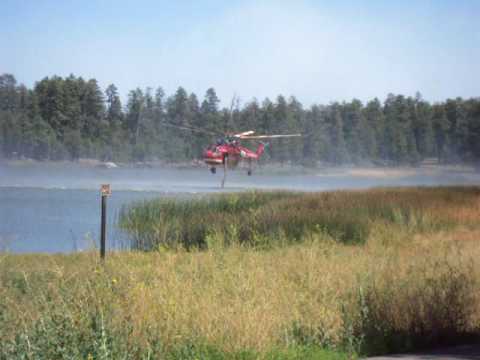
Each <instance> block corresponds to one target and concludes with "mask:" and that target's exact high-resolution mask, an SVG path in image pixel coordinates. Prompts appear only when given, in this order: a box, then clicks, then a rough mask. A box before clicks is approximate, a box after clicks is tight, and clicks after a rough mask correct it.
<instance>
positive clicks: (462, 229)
mask: <svg viewBox="0 0 480 360" xmlns="http://www.w3.org/2000/svg"><path fill="white" fill-rule="evenodd" d="M235 196H237V195H235ZM238 196H239V199H241V198H242V195H238ZM245 196H246V199H247V200H245V199H243V200H239V201H244V202H245V203H247V204H250V203H251V202H250V201H251V198H252V197H258V199H257V200H255V201H257V203H256V204H257V205H258V206H257V207H256V209H257V210H258V209H261V208H262V207H264V206H268V205H269V204H270V205H271V204H273V203H274V202H275V203H276V204H278V203H279V202H282V201H285V202H288V204H289V205H291V204H294V203H297V202H300V201H302V203H301V204H302V205H304V204H305V201H306V200H308V199H311V200H312V202H311V203H310V204H311V207H312V208H313V209H314V210H315V209H316V207H317V206H318V205H317V203H316V202H315V201H314V200H317V199H318V197H321V198H322V199H323V200H324V203H327V204H329V206H330V207H333V206H334V204H336V203H338V204H339V206H342V204H343V206H344V209H345V211H346V212H348V211H349V209H348V206H347V203H346V201H347V200H348V199H350V200H351V201H352V204H354V208H355V209H360V208H363V209H367V210H366V212H367V213H368V214H370V215H368V216H366V220H362V221H364V223H365V224H366V226H367V229H368V232H367V233H366V234H367V235H364V236H365V238H363V240H362V241H363V244H360V245H356V246H352V245H351V244H350V243H349V244H344V243H343V240H342V237H341V236H338V233H337V232H336V231H328V229H327V230H322V231H317V230H315V231H311V232H305V234H307V236H306V237H305V238H303V239H298V240H294V241H292V243H291V245H290V246H270V248H269V249H268V251H258V250H257V248H253V247H252V246H250V245H248V246H243V245H242V244H241V243H240V241H232V243H231V244H230V246H228V247H227V246H224V247H218V246H212V247H213V250H212V251H196V250H194V248H197V246H192V247H191V248H190V250H188V251H187V249H186V247H183V246H179V247H178V249H177V250H176V251H166V250H165V249H164V248H163V247H159V248H158V250H159V251H150V252H141V251H140V252H119V253H112V254H109V256H108V257H107V261H106V263H105V264H104V265H103V266H102V265H101V264H100V262H99V259H98V255H97V254H94V253H80V254H71V255H10V254H3V255H1V257H0V359H15V358H23V359H42V358H44V359H54V358H55V359H62V358H70V359H71V358H84V359H89V358H90V359H120V358H121V359H149V358H150V359H153V358H158V359H163V358H165V359H309V358H311V359H343V358H347V357H351V356H355V354H381V353H389V352H394V351H404V350H412V349H418V348H420V347H423V346H433V345H436V344H443V345H444V344H446V343H447V342H461V341H469V340H471V339H478V335H479V334H480V282H479V279H480V263H479V262H478V258H480V244H479V243H478V239H479V237H480V229H479V228H478V226H476V224H475V222H476V220H478V219H480V201H479V200H480V198H479V192H478V189H477V188H468V189H463V188H449V189H446V188H439V189H405V190H403V189H392V190H372V191H366V192H335V193H330V194H323V195H322V194H320V195H319V194H307V195H302V194H287V198H285V199H282V197H283V194H281V193H273V194H266V195H264V194H258V193H254V194H246V195H245ZM227 198H228V197H227ZM375 198H377V201H378V202H379V204H377V206H375V205H374V203H375V201H374V199H375ZM208 201H217V199H216V198H215V199H214V200H208ZM222 201H224V200H222ZM387 202H388V204H387ZM199 204H203V203H202V202H200V203H199ZM392 204H395V206H392V209H393V210H391V211H390V212H388V211H385V212H384V211H379V210H378V209H384V208H385V207H388V205H392ZM414 204H417V206H415V207H414V209H411V210H408V211H407V210H405V209H409V207H413V206H414ZM447 204H448V206H447ZM177 206H178V205H177V204H173V205H172V208H174V209H175V214H176V213H177ZM198 206H200V205H198ZM242 206H245V208H248V207H247V206H246V205H242ZM324 206H326V205H324ZM305 208H308V207H303V206H302V207H301V211H305V210H304V209H305ZM185 209H189V207H188V206H186V205H185ZM207 209H208V207H207ZM330 209H331V212H333V213H335V211H336V210H335V209H333V208H330ZM314 210H312V211H314ZM188 211H189V210H186V213H188ZM292 211H293V210H292ZM299 211H300V210H299ZM326 213H327V211H326V210H325V211H324V212H323V214H326ZM339 213H341V212H339ZM353 213H355V212H354V211H352V212H350V214H353ZM371 214H381V215H382V216H380V217H375V216H373V215H371ZM412 214H414V216H413V215H412ZM458 214H462V216H458ZM265 216H266V215H265ZM339 216H340V215H339ZM360 218H361V215H357V219H360ZM179 221H181V220H179ZM279 223H280V224H281V222H279ZM340 230H341V228H340ZM264 234H268V232H266V233H264ZM265 236H267V235H265ZM266 241H269V242H272V243H275V241H278V239H276V238H272V239H267V240H266ZM205 246H206V247H207V246H209V245H208V243H205Z"/></svg>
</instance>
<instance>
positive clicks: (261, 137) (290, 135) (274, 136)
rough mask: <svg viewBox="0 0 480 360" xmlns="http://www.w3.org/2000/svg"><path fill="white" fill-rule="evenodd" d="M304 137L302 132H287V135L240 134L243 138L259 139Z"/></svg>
mask: <svg viewBox="0 0 480 360" xmlns="http://www.w3.org/2000/svg"><path fill="white" fill-rule="evenodd" d="M291 137H302V134H285V135H255V136H250V135H246V136H240V139H242V140H259V139H277V138H291Z"/></svg>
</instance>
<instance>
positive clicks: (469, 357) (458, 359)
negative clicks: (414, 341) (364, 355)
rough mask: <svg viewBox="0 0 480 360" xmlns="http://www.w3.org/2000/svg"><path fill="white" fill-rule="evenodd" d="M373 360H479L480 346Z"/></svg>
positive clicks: (390, 356) (380, 357) (378, 357)
mask: <svg viewBox="0 0 480 360" xmlns="http://www.w3.org/2000/svg"><path fill="white" fill-rule="evenodd" d="M369 359H373V360H396V359H401V360H430V359H432V360H473V359H479V360H480V344H478V345H465V346H458V347H454V348H446V349H439V350H434V351H430V352H428V353H417V354H401V355H389V356H376V357H371V358H369Z"/></svg>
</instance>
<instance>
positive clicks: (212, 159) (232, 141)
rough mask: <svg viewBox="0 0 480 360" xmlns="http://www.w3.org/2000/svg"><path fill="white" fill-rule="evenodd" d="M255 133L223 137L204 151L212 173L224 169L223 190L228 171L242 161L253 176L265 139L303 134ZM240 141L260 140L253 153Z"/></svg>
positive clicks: (187, 127) (178, 127)
mask: <svg viewBox="0 0 480 360" xmlns="http://www.w3.org/2000/svg"><path fill="white" fill-rule="evenodd" d="M162 125H164V126H168V127H174V128H177V129H181V130H188V131H193V132H199V133H204V134H209V135H218V134H217V133H213V132H211V131H207V130H202V129H198V128H194V127H189V126H179V125H174V124H171V123H167V122H163V123H162ZM253 134H255V131H252V130H250V131H245V132H242V133H239V134H227V135H223V136H222V137H221V138H219V139H218V140H217V142H216V143H215V144H212V145H210V146H208V147H207V148H206V149H205V150H204V151H203V161H205V163H206V164H207V165H208V166H209V167H210V172H211V173H212V174H216V172H217V166H221V167H223V179H222V188H223V187H224V185H225V180H226V178H227V169H234V168H236V167H237V166H238V164H239V163H240V162H241V161H246V162H247V163H248V170H247V174H248V175H249V176H250V175H252V165H253V162H255V161H257V160H258V159H259V158H260V156H262V154H263V152H264V151H265V147H266V146H267V145H268V144H267V143H264V142H262V141H261V140H264V139H276V138H291V137H301V136H302V135H301V134H284V135H253ZM240 140H260V144H259V145H258V148H257V150H255V151H253V150H250V149H248V148H246V147H244V146H241V145H240Z"/></svg>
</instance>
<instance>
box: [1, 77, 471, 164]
mask: <svg viewBox="0 0 480 360" xmlns="http://www.w3.org/2000/svg"><path fill="white" fill-rule="evenodd" d="M219 104H220V101H219V99H218V97H217V95H216V93H215V90H214V89H213V88H210V89H208V90H207V91H206V93H205V95H204V96H203V97H202V98H199V97H197V95H196V94H194V93H188V92H187V91H186V90H185V89H184V88H182V87H179V88H178V89H177V91H176V92H175V94H173V95H170V96H167V95H166V94H165V93H164V91H163V90H162V88H161V87H159V88H157V89H155V90H154V89H151V88H147V89H145V90H142V89H140V88H137V89H135V90H132V91H130V92H129V94H128V99H127V102H126V104H122V103H121V100H120V97H119V94H118V89H117V88H116V87H115V85H113V84H112V85H110V86H108V87H107V89H105V91H102V89H101V88H100V87H99V85H98V83H97V81H96V80H95V79H90V80H85V79H82V78H81V77H76V76H74V75H70V76H69V77H66V78H62V77H58V76H54V77H50V78H48V77H47V78H44V79H42V80H41V81H38V82H37V83H36V84H35V86H34V87H33V89H29V88H27V87H26V86H24V85H22V84H17V81H16V79H15V77H14V76H13V75H11V74H3V75H1V76H0V158H4V159H12V158H22V157H26V158H33V159H37V160H66V159H68V160H76V159H79V158H96V159H100V160H109V161H120V162H132V161H148V160H164V161H166V162H185V161H191V160H192V159H198V158H200V157H201V153H202V149H203V148H204V147H205V146H207V145H208V144H210V143H213V142H214V141H215V136H214V135H209V134H206V133H201V132H193V131H185V130H180V129H178V128H175V127H172V126H167V125H168V124H173V125H177V126H182V127H191V128H200V129H204V130H206V131H208V132H241V131H246V130H255V131H256V132H257V133H266V134H275V133H280V134H281V133H297V132H298V133H302V134H304V137H303V138H302V139H279V140H274V141H272V143H271V146H270V147H269V149H268V151H267V153H266V155H265V157H266V159H267V160H271V161H274V162H278V163H289V162H293V163H300V164H303V165H306V166H315V165H318V164H329V165H342V164H379V165H389V166H397V165H416V164H418V163H420V162H421V161H422V160H423V159H425V158H432V157H433V158H437V159H438V161H439V162H440V163H458V162H462V163H477V162H478V160H479V159H480V98H473V99H462V98H456V99H447V100H446V101H444V102H442V103H434V104H431V103H429V102H427V101H425V100H424V99H422V97H421V95H420V94H416V96H415V97H406V96H403V95H393V94H389V95H388V96H387V98H386V100H385V101H384V102H381V101H380V100H378V99H373V100H371V101H368V102H367V103H365V104H363V103H362V102H361V101H359V100H352V101H350V102H342V103H337V102H334V103H330V104H328V105H313V106H310V107H308V108H304V107H303V106H302V104H301V103H300V102H299V101H298V100H297V99H296V98H295V97H293V96H292V97H289V98H288V99H287V98H285V97H284V96H282V95H279V96H278V97H277V98H276V99H275V100H273V101H272V100H270V99H268V98H267V99H265V100H263V101H262V102H259V101H257V100H256V99H253V100H251V101H250V102H247V103H245V104H243V105H241V106H240V104H239V101H232V106H229V107H228V108H220V106H219ZM252 145H253V144H252Z"/></svg>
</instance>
